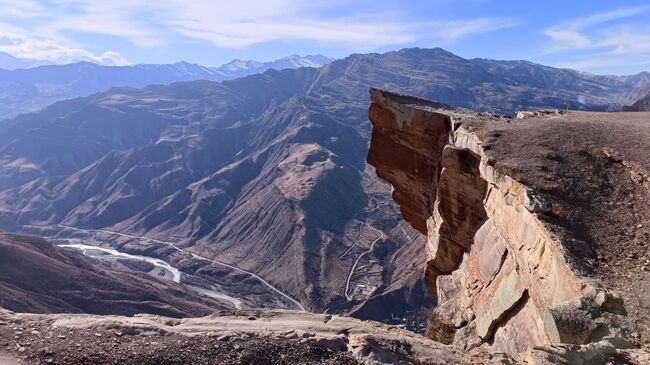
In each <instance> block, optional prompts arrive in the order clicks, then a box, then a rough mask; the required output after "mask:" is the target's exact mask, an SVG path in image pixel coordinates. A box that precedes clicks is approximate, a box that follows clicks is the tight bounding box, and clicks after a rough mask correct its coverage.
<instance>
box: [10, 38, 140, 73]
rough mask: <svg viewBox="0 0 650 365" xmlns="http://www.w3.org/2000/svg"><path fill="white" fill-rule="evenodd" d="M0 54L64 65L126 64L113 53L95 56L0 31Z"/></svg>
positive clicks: (68, 46)
mask: <svg viewBox="0 0 650 365" xmlns="http://www.w3.org/2000/svg"><path fill="white" fill-rule="evenodd" d="M0 52H5V53H8V54H10V55H12V56H14V57H17V58H24V59H30V60H38V61H48V62H51V63H56V64H65V63H71V62H78V61H89V62H95V63H98V64H101V65H107V66H123V65H126V64H128V62H127V60H126V59H124V57H122V56H121V55H120V54H119V53H117V52H113V51H107V52H104V53H103V54H101V55H96V54H94V53H92V52H90V51H87V50H85V49H83V48H79V47H74V46H70V45H64V44H60V43H58V42H57V41H55V40H52V39H42V38H33V37H28V36H26V35H24V34H21V33H17V32H15V29H14V32H7V31H2V30H1V29H0Z"/></svg>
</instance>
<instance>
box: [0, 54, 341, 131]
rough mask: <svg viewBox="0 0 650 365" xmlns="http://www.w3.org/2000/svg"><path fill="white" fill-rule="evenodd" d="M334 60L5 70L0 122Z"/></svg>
mask: <svg viewBox="0 0 650 365" xmlns="http://www.w3.org/2000/svg"><path fill="white" fill-rule="evenodd" d="M331 60H332V59H330V58H327V57H325V56H321V55H313V56H311V55H310V56H304V57H301V56H298V55H292V56H289V57H285V58H282V59H279V60H275V61H270V62H257V61H247V62H255V63H256V65H255V67H250V68H246V69H233V70H229V69H227V68H226V65H224V66H221V67H205V66H201V65H197V64H193V63H188V62H185V61H181V62H176V63H173V64H137V65H132V66H104V65H99V64H96V63H93V62H89V61H81V62H76V63H72V64H66V65H42V66H38V67H34V68H28V69H17V70H2V69H0V116H2V117H0V119H3V118H4V119H7V118H10V117H13V116H16V115H18V114H22V113H26V112H33V111H36V110H38V109H40V108H42V107H45V106H47V105H49V104H52V103H53V102H56V101H62V100H66V99H71V98H74V97H80V96H89V95H91V94H94V93H97V92H102V91H106V90H108V89H110V88H113V87H144V86H147V85H154V84H169V83H173V82H178V81H194V80H210V81H225V80H231V79H235V78H239V77H244V76H248V75H251V74H255V73H262V72H265V71H267V70H270V69H286V68H297V67H319V66H322V65H323V64H324V63H326V62H330V61H331Z"/></svg>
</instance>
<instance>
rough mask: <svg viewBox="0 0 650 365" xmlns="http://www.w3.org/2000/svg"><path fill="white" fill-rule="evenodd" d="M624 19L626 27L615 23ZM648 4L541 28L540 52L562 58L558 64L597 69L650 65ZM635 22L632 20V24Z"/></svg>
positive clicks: (583, 68) (649, 6)
mask: <svg viewBox="0 0 650 365" xmlns="http://www.w3.org/2000/svg"><path fill="white" fill-rule="evenodd" d="M621 20H625V21H626V22H627V23H628V24H638V26H635V27H630V26H629V25H626V26H623V25H621V24H619V22H620V21H621ZM649 20H650V5H647V6H636V7H626V8H620V9H613V10H610V11H606V12H600V13H595V14H590V15H587V16H584V17H580V18H575V19H571V20H569V21H565V22H562V23H560V24H556V25H554V26H551V27H548V28H546V29H544V31H543V33H544V34H545V35H546V36H547V37H548V39H549V43H548V44H547V45H546V47H545V48H544V54H546V55H551V54H557V55H559V56H562V58H564V59H563V60H561V61H558V62H556V65H557V66H560V67H571V68H578V69H582V70H592V71H598V70H599V69H605V68H611V66H617V65H621V64H622V63H624V64H627V65H647V64H650V62H648V61H647V60H650V27H649V26H647V25H646V24H648V21H649ZM635 22H636V23H635Z"/></svg>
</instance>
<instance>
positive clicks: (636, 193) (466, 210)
mask: <svg viewBox="0 0 650 365" xmlns="http://www.w3.org/2000/svg"><path fill="white" fill-rule="evenodd" d="M370 94H371V99H372V105H371V107H370V110H369V118H370V120H371V122H372V125H373V130H372V142H371V146H370V151H369V155H368V162H369V163H370V164H371V165H373V166H374V167H375V168H376V171H377V175H378V176H379V177H380V178H382V179H384V180H386V181H388V182H389V183H390V184H392V186H393V199H394V200H395V201H396V202H397V203H398V204H399V205H400V208H401V211H402V213H403V215H404V218H405V219H406V220H407V221H408V222H410V223H411V225H412V226H413V227H415V228H416V229H417V230H418V231H420V232H421V233H422V234H424V235H426V236H427V250H426V252H427V258H426V260H427V265H426V278H427V282H428V285H429V288H430V290H431V292H432V294H433V295H434V297H435V298H436V299H437V301H438V306H437V308H436V309H435V310H434V313H433V314H432V319H431V323H430V327H429V335H430V337H432V338H433V339H435V340H438V341H441V342H444V343H449V344H454V345H458V346H462V347H465V348H468V349H469V348H475V347H479V346H482V347H491V348H493V349H494V350H496V351H504V352H507V353H523V352H525V351H529V350H530V349H532V348H535V347H539V346H542V347H544V346H549V345H551V346H554V345H559V344H572V345H576V346H588V347H589V346H591V347H593V346H605V347H618V348H621V347H634V346H636V347H643V348H645V349H646V350H647V348H648V344H649V342H650V333H649V330H648V325H649V323H650V316H649V313H650V304H649V303H650V272H649V271H648V270H649V267H650V255H649V253H648V246H647V245H648V243H649V241H650V240H649V239H648V238H649V236H650V204H648V202H649V201H650V159H649V158H648V151H650V113H593V112H575V111H559V110H540V111H530V112H519V113H518V114H517V116H516V117H507V116H502V115H496V114H492V113H476V112H473V111H469V110H465V109H458V108H452V107H449V106H446V105H443V104H439V103H435V102H431V101H426V100H422V99H418V98H414V97H410V96H404V95H399V94H394V93H390V92H386V91H381V90H377V89H371V90H370Z"/></svg>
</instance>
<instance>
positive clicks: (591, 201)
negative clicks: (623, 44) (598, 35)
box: [0, 49, 650, 364]
mask: <svg viewBox="0 0 650 365" xmlns="http://www.w3.org/2000/svg"><path fill="white" fill-rule="evenodd" d="M648 85H650V83H648V75H647V73H640V74H637V75H631V76H625V77H623V76H620V77H619V76H598V75H590V74H586V73H580V72H577V71H573V70H567V69H554V68H551V67H546V66H542V65H536V64H533V63H530V62H526V61H495V60H486V59H469V60H468V59H463V58H461V57H458V56H456V55H453V54H451V53H449V52H447V51H444V50H442V49H404V50H401V51H398V52H388V53H385V54H366V55H352V56H350V57H347V58H345V59H342V60H336V61H334V62H331V63H329V64H328V65H325V66H323V67H321V68H309V67H308V68H296V69H286V70H282V71H277V70H270V71H267V72H265V73H263V74H257V75H252V76H248V77H244V78H239V79H235V80H230V81H223V82H211V81H205V80H201V81H188V82H178V83H172V84H170V85H151V86H147V87H143V88H141V89H133V88H115V89H111V90H108V91H103V92H99V93H96V94H93V95H90V96H87V97H82V98H76V99H70V100H65V101H60V102H57V103H55V104H53V105H50V106H48V107H45V108H43V109H40V110H38V111H36V112H32V113H29V114H24V115H20V116H17V117H12V118H7V119H2V120H0V228H2V229H3V230H7V231H14V232H20V234H9V233H7V234H2V235H0V241H1V242H2V244H3V245H0V249H4V250H5V251H3V252H7V254H6V255H5V256H7V257H19V258H20V259H19V260H6V262H3V265H5V264H6V265H8V266H7V267H10V268H11V270H10V271H7V272H6V273H5V275H4V276H2V275H0V285H1V287H0V289H1V290H2V294H3V297H2V299H4V300H5V301H4V302H3V304H0V306H2V307H4V308H5V309H7V311H2V312H1V313H0V338H1V339H2V340H3V341H4V342H0V360H2V361H5V358H6V359H10V360H6V361H17V360H25V361H33V362H48V361H47V360H52V361H53V362H63V363H65V362H66V361H68V362H69V361H76V362H77V363H93V361H95V362H97V361H105V360H106V361H112V362H115V361H118V362H120V361H121V362H122V363H138V364H143V363H146V361H149V360H146V358H149V359H154V360H151V361H159V362H158V363H164V362H163V361H164V359H163V358H166V357H169V359H171V360H169V362H168V363H170V364H175V363H182V362H183V361H190V360H192V361H194V363H210V361H211V360H210V359H212V358H213V357H215V356H216V358H219V359H220V361H223V362H232V363H246V361H249V362H250V361H253V360H260V359H264V358H265V356H266V355H268V356H270V357H273V359H276V360H277V361H281V360H278V359H280V358H282V357H288V358H291V359H294V360H293V361H294V362H295V363H301V361H302V362H303V363H323V364H329V363H342V364H347V363H350V364H352V363H367V364H376V363H379V364H383V363H386V364H390V363H421V364H438V363H445V364H446V363H494V364H520V363H521V364H523V363H525V364H551V363H563V362H564V363H582V362H591V363H606V362H607V361H610V360H608V359H610V358H612V359H614V360H615V361H619V360H620V361H623V363H625V361H627V362H628V363H633V364H634V363H637V364H643V363H644V360H643V359H644V358H645V359H647V358H648V356H647V351H646V352H644V350H647V349H648V336H649V335H648V331H649V330H648V322H649V319H648V318H649V317H648V313H649V312H650V310H649V309H648V305H647V303H649V302H650V298H648V293H649V292H650V291H649V290H648V289H650V288H648V283H649V282H650V280H648V279H649V278H648V273H649V270H648V267H649V266H650V257H648V249H647V242H648V237H649V234H650V233H649V232H650V231H648V229H650V225H649V224H648V223H647V222H648V218H650V211H649V210H648V207H647V204H646V202H647V199H648V198H650V196H648V185H649V180H648V177H649V176H650V175H649V174H648V165H649V163H648V159H647V157H646V154H645V151H647V150H648V147H650V146H648V141H650V134H649V132H650V128H648V126H647V124H648V123H647V122H648V114H647V113H643V112H638V113H627V112H625V113H619V112H616V113H614V112H607V111H609V110H620V109H623V108H624V107H623V106H624V105H632V104H634V101H635V100H637V99H638V96H639V95H645V94H644V92H646V91H647V88H648ZM370 87H377V88H373V89H372V90H371V101H372V104H371V107H370V110H369V111H368V99H367V90H368V88H370ZM378 88H380V89H386V90H393V91H395V92H397V93H394V92H388V91H381V90H380V89H378ZM399 93H412V94H414V95H416V96H415V97H412V96H405V95H402V94H399ZM422 98H426V99H433V100H437V101H436V102H432V101H427V100H425V99H422ZM567 101H569V102H570V104H568V105H570V107H571V108H572V109H576V110H562V109H564V108H566V105H567V104H566V102H567ZM443 103H445V104H443ZM449 105H455V106H454V107H451V106H449ZM635 105H636V104H635ZM470 109H472V110H483V112H477V111H472V110H470ZM587 110H591V111H587ZM594 111H599V112H594ZM368 148H370V150H369V151H368ZM36 236H41V237H44V238H38V237H36ZM0 257H1V256H0ZM33 267H37V268H39V271H37V272H36V274H38V275H36V276H37V277H48V278H52V279H57V280H54V283H55V284H56V285H52V286H51V287H50V286H49V285H46V284H44V282H41V281H37V280H35V279H34V277H32V276H30V275H31V274H32V273H33V271H32V270H30V269H31V268H33ZM57 272H58V274H56V273H57ZM61 273H64V274H61ZM55 274H56V275H55ZM83 278H92V279H93V280H91V281H84V280H82V279H83ZM67 280H70V281H72V282H73V283H72V284H71V283H70V282H68V281H67ZM25 283H36V284H39V283H40V284H39V285H36V284H34V285H32V286H29V285H25ZM73 284H74V285H73ZM80 285H81V286H84V287H87V289H86V290H81V289H79V286H80ZM135 288H141V290H136V289H135ZM58 289H60V290H58ZM5 294H6V295H5ZM118 294H119V295H118ZM80 297H81V298H80ZM143 297H146V298H149V299H150V300H144V299H142V298H143ZM83 301H85V302H83ZM97 302H100V303H101V305H96V303H97ZM25 303H27V304H28V305H26V304H25ZM80 303H81V304H80ZM88 303H92V304H94V305H95V306H93V305H89V304H88ZM116 303H125V304H124V307H123V310H122V311H120V312H111V309H112V308H115V306H114V305H115V304H116ZM139 303H144V305H141V304H139ZM82 304H84V305H82ZM136 304H138V305H140V306H136ZM434 305H435V308H434ZM258 309H259V310H258ZM261 309H264V310H261ZM214 311H216V313H212V312H214ZM16 312H32V313H38V314H24V313H16ZM63 312H72V313H75V314H73V315H72V314H61V313H63ZM44 313H48V314H44ZM52 313H55V314H52ZM317 313H322V314H317ZM108 314H119V315H115V316H108ZM98 315H100V316H98ZM206 315H207V316H206ZM347 316H351V317H355V318H356V319H354V318H349V317H347ZM173 317H183V318H184V319H176V318H173ZM185 317H194V318H185ZM426 317H430V318H429V322H428V328H426V332H427V335H428V337H429V338H428V339H427V338H423V337H422V336H419V335H416V334H415V333H413V332H409V331H404V330H403V329H398V328H396V327H393V326H388V325H384V324H378V323H375V322H370V321H362V320H377V321H383V322H386V323H393V322H395V324H399V325H400V326H401V327H407V328H408V329H410V330H412V331H415V332H420V333H422V332H424V330H425V329H424V328H423V327H424V324H425V322H426V319H425V318H426ZM87 337H90V339H91V340H89V341H91V342H92V346H90V347H89V348H88V350H87V351H82V352H76V351H74V350H72V351H71V350H70V348H75V346H77V344H78V343H79V342H80V341H81V340H82V339H86V340H88V339H87ZM105 339H110V340H111V341H112V342H111V345H110V346H113V344H115V346H116V348H119V349H120V350H123V351H125V352H126V353H127V354H132V355H128V356H126V357H124V358H120V357H119V356H118V355H117V353H113V352H111V351H110V349H108V348H107V347H106V346H108V345H107V343H108V342H106V341H104V340H105ZM45 343H47V344H51V346H49V345H48V346H47V349H46V350H45V349H44V348H43V346H44V345H43V344H45ZM255 348H261V349H263V350H262V352H256V351H254V349H255ZM189 353H192V354H193V355H189ZM301 353H304V354H309V356H306V357H305V358H302V359H301V358H299V354H301ZM159 355H160V356H159ZM163 355H164V356H163ZM84 356H85V357H84ZM186 356H187V357H186ZM192 356H194V357H192ZM219 356H221V357H219ZM242 356H244V357H243V358H242ZM246 356H248V357H246ZM276 356H278V358H276ZM310 356H313V357H310ZM242 359H243V360H242ZM276 360H273V361H276ZM614 360H611V361H614ZM237 361H240V362H237ZM646 362H647V361H646Z"/></svg>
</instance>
